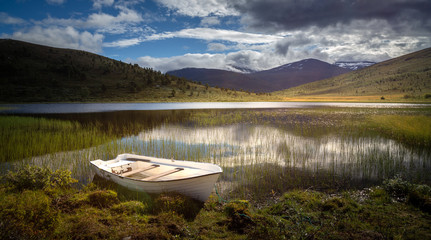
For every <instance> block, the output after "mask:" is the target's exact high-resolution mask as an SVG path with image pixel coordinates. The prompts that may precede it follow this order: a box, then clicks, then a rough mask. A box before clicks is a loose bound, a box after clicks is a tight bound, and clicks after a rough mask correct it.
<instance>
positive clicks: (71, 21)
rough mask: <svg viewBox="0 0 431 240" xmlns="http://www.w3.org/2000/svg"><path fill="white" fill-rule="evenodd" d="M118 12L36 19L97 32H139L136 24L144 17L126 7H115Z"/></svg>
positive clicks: (40, 23) (42, 22)
mask: <svg viewBox="0 0 431 240" xmlns="http://www.w3.org/2000/svg"><path fill="white" fill-rule="evenodd" d="M117 8H118V9H120V12H119V13H118V14H117V15H116V16H114V15H110V14H106V13H102V12H100V13H93V14H90V15H89V16H88V17H87V18H86V19H75V18H53V17H51V16H48V17H47V18H45V19H43V20H42V21H36V22H35V24H37V25H45V26H63V27H66V26H72V27H75V28H82V29H94V30H96V31H97V32H100V33H102V32H106V33H112V34H124V33H128V32H140V31H141V30H142V28H141V27H140V26H138V24H139V23H142V22H143V21H144V19H143V18H142V15H141V14H140V13H138V12H136V11H135V10H132V9H128V8H126V7H117Z"/></svg>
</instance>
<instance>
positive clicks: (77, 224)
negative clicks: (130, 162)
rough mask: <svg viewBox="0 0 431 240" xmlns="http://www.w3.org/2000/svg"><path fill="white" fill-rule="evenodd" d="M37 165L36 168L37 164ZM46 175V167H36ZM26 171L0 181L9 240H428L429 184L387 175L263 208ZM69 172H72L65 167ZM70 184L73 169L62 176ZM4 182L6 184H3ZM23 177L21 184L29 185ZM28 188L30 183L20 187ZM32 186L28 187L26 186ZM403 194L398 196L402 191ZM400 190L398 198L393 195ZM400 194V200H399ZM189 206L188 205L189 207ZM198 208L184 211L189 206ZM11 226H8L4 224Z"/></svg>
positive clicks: (0, 211)
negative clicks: (130, 193)
mask: <svg viewBox="0 0 431 240" xmlns="http://www.w3.org/2000/svg"><path fill="white" fill-rule="evenodd" d="M33 170H34V169H33ZM38 171H39V172H44V171H43V169H41V170H38ZM26 172H27V171H25V169H24V170H21V172H17V173H9V174H8V175H7V177H6V178H3V182H2V183H1V184H0V219H1V220H0V224H2V227H1V228H0V236H1V237H2V238H5V239H16V238H18V239H40V238H43V239H122V238H126V237H130V238H131V239H264V238H271V239H308V238H312V239H429V238H430V237H431V230H430V229H431V217H430V215H429V214H430V213H431V208H430V206H431V187H429V186H428V185H416V184H411V183H409V182H405V181H403V180H402V179H399V178H396V179H390V180H388V181H387V182H385V183H384V184H383V185H382V186H376V187H373V188H367V189H362V190H356V191H346V192H339V193H336V194H327V193H323V192H318V191H312V190H291V191H287V192H285V193H284V194H283V195H282V196H281V197H280V198H277V199H276V201H275V202H273V203H268V204H266V205H265V206H258V205H255V204H253V203H252V202H249V201H247V200H240V199H236V200H231V201H229V202H221V201H218V199H217V198H216V197H214V196H211V197H210V199H209V200H208V201H207V202H206V203H205V204H200V203H196V202H194V201H193V200H192V199H188V198H186V197H184V196H181V195H159V196H156V197H155V198H154V199H153V200H150V201H144V202H142V201H137V200H128V199H124V200H120V199H119V197H118V195H117V193H116V192H114V191H111V190H107V189H100V188H98V187H96V186H95V185H88V186H87V187H85V188H84V189H81V190H78V189H75V188H72V187H71V186H70V185H67V184H62V185H61V187H60V186H59V185H56V184H54V182H47V183H46V184H45V185H39V187H37V188H34V187H31V188H30V189H27V188H26V187H19V188H17V187H15V185H14V183H11V182H8V179H10V177H13V178H14V179H19V177H23V175H22V174H25V173H26ZM65 173H67V171H66V172H65ZM59 175H61V176H62V177H60V178H52V177H50V176H48V178H49V179H57V180H59V179H63V180H64V181H62V182H63V183H67V182H70V180H71V179H70V172H68V174H59ZM5 180H6V182H5ZM26 181H27V180H25V181H24V182H26ZM20 186H25V185H20ZM27 186H28V185H27ZM398 189H403V191H401V194H403V196H404V197H403V198H399V196H400V195H398V194H399V193H400V191H398ZM394 193H397V195H394ZM395 196H396V197H395ZM184 206H188V207H184ZM191 206H194V207H196V208H197V209H198V211H196V213H195V214H194V215H193V216H187V214H188V212H189V211H190V207H191ZM5 223H6V224H5Z"/></svg>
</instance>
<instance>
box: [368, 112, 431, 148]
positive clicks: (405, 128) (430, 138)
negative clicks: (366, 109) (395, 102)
mask: <svg viewBox="0 0 431 240" xmlns="http://www.w3.org/2000/svg"><path fill="white" fill-rule="evenodd" d="M369 121H370V125H371V126H372V127H374V128H376V129H378V131H380V132H381V133H382V134H383V135H385V136H388V137H390V138H394V139H396V140H398V141H400V142H403V143H406V144H408V145H411V146H420V147H427V148H430V147H431V117H430V116H400V115H395V116H394V115H380V116H371V117H370V118H369Z"/></svg>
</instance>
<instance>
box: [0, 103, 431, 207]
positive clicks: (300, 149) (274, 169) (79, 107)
mask: <svg viewBox="0 0 431 240" xmlns="http://www.w3.org/2000/svg"><path fill="white" fill-rule="evenodd" d="M430 107H431V105H427V104H391V103H384V104H381V103H303V102H287V103H285V102H283V103H278V102H270V103H261V102H259V103H107V104H100V103H91V104H14V105H1V106H0V109H3V110H2V112H3V113H6V114H24V115H27V114H29V115H32V116H40V117H46V118H58V119H63V120H74V121H79V122H81V123H83V124H84V125H85V124H86V123H92V122H99V123H101V124H102V125H106V126H108V125H109V126H111V127H112V126H113V127H114V128H115V129H116V130H117V131H118V132H119V135H121V136H122V137H119V138H118V139H115V140H113V141H112V142H109V143H106V144H103V145H100V146H94V147H92V148H88V149H81V150H78V151H71V152H61V153H53V154H48V155H44V156H37V157H33V158H31V159H24V160H22V161H18V162H14V163H4V164H3V167H2V170H3V171H4V170H5V169H9V168H14V167H17V166H19V165H21V164H28V163H29V164H37V165H45V166H49V167H51V168H53V169H57V168H67V169H70V170H71V171H72V172H73V176H74V177H75V178H78V179H79V180H80V182H81V183H83V184H86V183H88V182H91V181H92V178H93V175H94V173H93V172H92V171H91V169H90V167H89V161H90V160H94V159H99V158H100V159H105V160H106V159H111V158H113V157H115V156H116V155H117V154H120V153H125V152H132V153H137V154H142V155H148V156H155V157H163V158H174V159H181V160H190V161H202V162H211V163H215V164H219V165H220V166H221V167H222V168H223V171H224V172H223V174H222V176H221V178H220V179H219V182H218V184H217V187H218V188H220V191H221V194H223V195H224V196H227V195H232V196H236V197H244V198H248V199H249V198H253V196H256V195H260V196H262V195H265V194H268V191H275V192H283V191H285V190H286V189H289V188H298V187H314V188H318V189H320V188H326V187H327V188H338V187H339V188H349V187H353V186H369V185H370V184H375V183H379V182H381V181H382V180H383V179H386V178H390V177H393V176H395V175H397V174H400V175H403V176H405V177H406V178H408V179H409V180H413V181H416V182H428V183H431V176H430V175H429V172H430V171H431V150H430V149H423V148H415V147H412V146H405V145H403V144H402V143H399V142H397V141H395V140H393V139H389V138H385V137H383V136H380V135H379V134H378V133H375V132H373V131H372V130H371V131H366V132H360V131H359V130H358V129H355V127H349V125H348V124H347V125H346V124H345V122H343V121H345V120H349V119H351V120H357V119H365V117H366V116H368V115H372V114H375V113H377V114H383V115H385V114H415V112H416V111H418V112H420V111H422V110H424V109H428V108H430ZM409 111H411V112H409ZM427 111H428V110H427ZM317 112H319V113H317ZM130 125H133V126H139V128H133V129H129V128H127V127H125V126H130Z"/></svg>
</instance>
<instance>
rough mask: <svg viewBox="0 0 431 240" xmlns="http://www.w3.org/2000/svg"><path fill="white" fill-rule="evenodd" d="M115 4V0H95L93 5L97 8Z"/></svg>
mask: <svg viewBox="0 0 431 240" xmlns="http://www.w3.org/2000/svg"><path fill="white" fill-rule="evenodd" d="M112 4H114V0H93V7H94V8H96V9H100V8H102V7H103V6H112Z"/></svg>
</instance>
